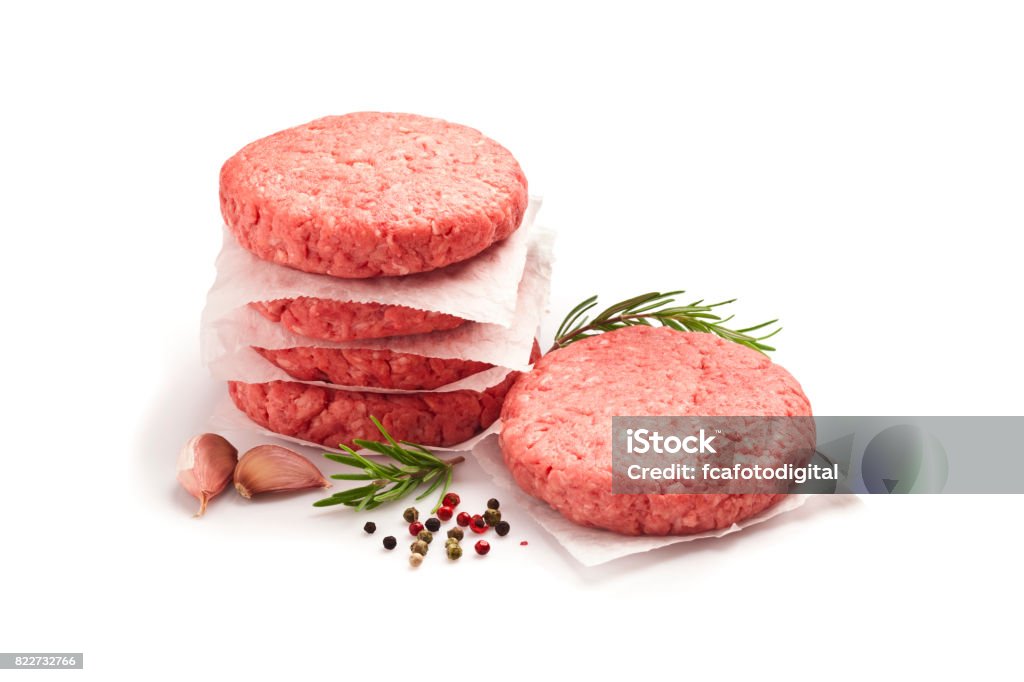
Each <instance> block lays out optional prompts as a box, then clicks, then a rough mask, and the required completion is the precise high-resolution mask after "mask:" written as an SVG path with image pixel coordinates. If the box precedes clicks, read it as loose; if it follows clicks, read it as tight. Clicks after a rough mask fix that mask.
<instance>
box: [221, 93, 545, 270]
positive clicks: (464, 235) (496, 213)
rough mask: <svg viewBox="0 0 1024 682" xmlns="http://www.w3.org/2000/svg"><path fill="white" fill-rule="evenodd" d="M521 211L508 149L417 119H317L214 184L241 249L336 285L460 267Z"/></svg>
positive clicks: (261, 147)
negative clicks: (327, 277)
mask: <svg viewBox="0 0 1024 682" xmlns="http://www.w3.org/2000/svg"><path fill="white" fill-rule="evenodd" d="M526 203H527V189H526V177H525V176H524V175H523V171H522V170H521V169H520V168H519V164H518V163H517V162H516V160H515V158H514V157H513V156H512V154H510V153H509V151H508V150H507V149H505V148H504V147H502V146H501V145H499V144H498V143H497V142H495V141H494V140H491V139H489V138H487V137H484V135H482V134H481V133H480V132H479V131H477V130H474V129H472V128H467V127H466V126H462V125H458V124H455V123H448V122H447V121H442V120H440V119H436V118H426V117H424V116H416V115H414V114H390V113H376V112H363V113H356V114H347V115H345V116H328V117H326V118H321V119H318V120H316V121H313V122H311V123H307V124H305V125H301V126H298V127H297V128H289V129H288V130H283V131H281V132H279V133H275V134H273V135H271V136H270V137H265V138H263V139H262V140H257V141H256V142H253V143H251V144H249V145H247V146H246V147H243V148H242V150H241V151H239V152H238V153H237V154H235V155H234V156H233V157H231V158H230V159H228V161H227V162H226V163H225V164H224V167H223V168H222V169H221V172H220V205H221V212H222V213H223V214H224V220H225V222H226V223H227V225H228V227H229V228H230V229H231V231H232V232H233V233H234V235H235V237H236V238H237V239H238V242H239V243H240V244H241V245H242V246H243V247H245V248H246V249H249V250H250V251H252V252H253V253H254V254H256V255H257V256H258V257H260V258H262V259H264V260H269V261H273V262H275V263H280V264H282V265H287V266H290V267H293V268H297V269H299V270H305V271H306V272H319V273H325V274H328V275H334V276H335V277H376V276H378V275H407V274H409V273H414V272H424V271H427V270H433V269H435V268H440V267H444V266H445V265H450V264H452V263H458V262H460V261H463V260H466V259H467V258H471V257H473V256H475V255H476V254H478V253H480V252H481V251H483V250H484V249H486V248H487V247H488V246H490V245H491V244H494V243H495V242H498V241H501V240H502V239H504V238H505V237H507V236H509V235H510V234H512V232H514V231H515V230H516V228H518V227H519V224H520V222H521V221H522V219H523V213H524V212H525V210H526Z"/></svg>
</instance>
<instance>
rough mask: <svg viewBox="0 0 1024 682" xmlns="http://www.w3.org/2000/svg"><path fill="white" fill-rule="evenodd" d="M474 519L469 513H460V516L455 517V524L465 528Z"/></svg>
mask: <svg viewBox="0 0 1024 682" xmlns="http://www.w3.org/2000/svg"><path fill="white" fill-rule="evenodd" d="M472 520H473V518H472V517H471V516H470V515H469V512H459V515H458V516H456V517H455V523H457V524H459V525H460V526H462V527H463V528H465V527H466V526H468V525H469V522H470V521H472Z"/></svg>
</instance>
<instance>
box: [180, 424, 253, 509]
mask: <svg viewBox="0 0 1024 682" xmlns="http://www.w3.org/2000/svg"><path fill="white" fill-rule="evenodd" d="M237 463H238V450H237V449H236V448H235V446H233V445H232V444H231V443H229V442H228V441H227V439H225V438H224V437H223V436H218V435H217V434H215V433H204V434H202V435H199V436H194V437H192V438H190V439H189V441H188V442H187V443H185V447H183V448H182V449H181V453H180V454H179V455H178V482H179V483H181V485H182V487H184V488H185V490H187V491H188V493H189V495H191V496H192V497H194V498H196V499H197V500H199V511H198V512H196V514H195V516H197V517H199V516H202V515H203V514H205V513H206V505H207V503H208V502H209V501H210V500H212V499H213V498H214V497H216V496H217V495H218V494H219V493H220V492H221V491H222V490H224V488H225V487H226V486H227V484H228V481H230V480H231V475H232V473H233V472H234V471H235V465H236V464H237Z"/></svg>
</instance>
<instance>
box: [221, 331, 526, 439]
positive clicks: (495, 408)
mask: <svg viewBox="0 0 1024 682" xmlns="http://www.w3.org/2000/svg"><path fill="white" fill-rule="evenodd" d="M538 355H539V348H537V346H536V344H535V345H534V355H533V359H536V357H537V356H538ZM517 376H518V372H511V373H509V375H508V377H507V378H506V379H505V380H504V381H502V382H501V383H500V384H498V385H496V386H492V387H490V388H488V389H487V390H485V391H450V392H448V393H416V394H410V393H403V394H394V393H390V394H389V393H365V392H360V391H340V390H334V389H329V388H321V387H319V386H312V385H310V384H299V383H295V382H292V381H272V382H269V383H265V384H245V383H242V382H238V381H230V382H228V391H229V392H230V394H231V399H232V400H234V402H235V405H237V406H238V409H240V410H242V411H243V412H245V414H247V415H248V416H249V418H250V419H252V420H253V421H254V422H256V423H257V424H259V425H261V426H263V427H265V428H267V429H269V430H271V431H273V432H274V433H280V434H283V435H286V436H292V437H294V438H301V439H302V440H307V441H310V442H312V443H320V444H322V445H326V446H328V447H332V448H336V447H338V445H339V444H340V443H344V444H346V445H352V441H353V439H355V438H362V439H366V440H378V439H379V438H380V433H379V432H378V431H377V429H376V428H375V427H374V425H373V422H371V421H370V416H371V415H372V416H374V417H376V418H377V419H379V420H380V421H381V423H383V424H384V428H386V429H387V430H388V431H389V432H390V433H391V435H392V436H394V437H395V438H396V439H398V440H407V441H411V442H414V443H419V444H421V445H427V446H431V445H433V446H442V447H444V446H448V445H454V444H456V443H461V442H462V441H464V440H466V439H468V438H471V437H473V436H474V435H476V434H478V433H480V432H481V431H483V430H484V429H486V428H487V427H488V426H490V425H491V424H492V423H494V420H495V419H497V418H498V414H499V413H500V412H501V403H502V401H503V400H504V399H505V394H506V393H507V392H508V389H509V387H510V386H511V385H512V384H513V383H514V382H515V380H516V377H517Z"/></svg>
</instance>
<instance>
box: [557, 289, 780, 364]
mask: <svg viewBox="0 0 1024 682" xmlns="http://www.w3.org/2000/svg"><path fill="white" fill-rule="evenodd" d="M682 293H685V292H684V291H668V292H665V293H659V292H656V291H655V292H652V293H649V294H641V295H640V296H635V297H633V298H630V299H626V300H625V301H620V302H619V303H616V304H615V305H613V306H610V307H609V308H606V309H605V310H603V311H601V312H600V313H598V314H597V315H596V316H595V317H594V318H593V319H590V318H589V317H588V316H587V313H588V312H590V311H591V310H593V309H594V308H595V307H596V306H597V296H591V297H590V298H588V299H587V300H585V301H583V302H582V303H580V304H579V305H578V306H576V307H575V308H573V309H572V310H571V311H570V312H569V314H568V315H566V317H565V319H564V320H562V324H561V325H559V327H558V331H557V332H555V345H554V346H552V347H551V350H557V349H559V348H565V347H566V346H568V345H569V344H570V343H572V342H573V341H579V340H580V339H585V338H587V337H588V336H594V335H595V334H601V333H603V332H610V331H614V330H616V329H621V328H622V327H631V326H634V325H641V324H642V325H646V326H652V325H655V324H660V325H664V326H666V327H671V328H672V329H675V330H677V331H691V332H707V333H709V334H715V335H717V336H720V337H722V338H723V339H727V340H729V341H734V342H736V343H738V344H740V345H743V346H747V347H748V348H753V349H754V350H756V351H760V352H762V353H766V352H767V351H772V350H775V348H773V347H772V346H769V345H768V344H766V343H763V342H764V341H765V340H766V339H770V338H771V337H773V336H775V335H776V334H778V333H779V332H780V331H782V327H779V328H777V329H776V330H775V331H773V332H771V333H770V334H766V335H764V336H754V335H752V334H751V332H755V331H758V330H760V329H764V328H765V327H769V326H771V325H773V324H775V323H776V322H778V320H770V321H768V322H762V323H761V324H758V325H754V326H753V327H746V328H744V329H729V328H728V327H726V326H725V323H726V322H728V321H729V320H731V319H732V318H733V317H734V316H733V315H730V316H729V317H726V318H724V319H723V318H722V317H720V316H718V315H716V314H715V313H714V310H715V309H716V308H719V307H721V306H724V305H728V304H730V303H734V302H735V301H736V299H735V298H733V299H730V300H728V301H720V302H719V303H704V300H703V299H701V300H699V301H694V302H693V303H690V304H689V305H683V306H680V305H676V306H670V305H669V304H671V303H674V302H675V299H674V298H672V297H673V296H678V295H679V294H682ZM548 352H550V351H548Z"/></svg>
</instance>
